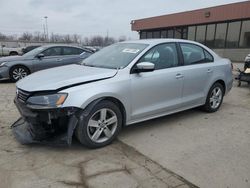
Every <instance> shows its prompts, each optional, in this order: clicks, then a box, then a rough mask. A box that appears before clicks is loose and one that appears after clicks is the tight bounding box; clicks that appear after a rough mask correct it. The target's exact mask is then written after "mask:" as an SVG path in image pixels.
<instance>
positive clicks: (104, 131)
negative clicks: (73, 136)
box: [87, 108, 118, 143]
mask: <svg viewBox="0 0 250 188" xmlns="http://www.w3.org/2000/svg"><path fill="white" fill-rule="evenodd" d="M117 126H118V119H117V115H116V114H115V112H114V111H113V110H111V109H108V108H102V109H100V110H98V111H96V112H95V113H94V114H93V115H92V116H91V117H90V119H89V122H88V125H87V133H88V136H89V138H90V139H91V140H92V141H93V142H95V143H103V142H106V141H107V140H109V139H110V138H112V137H113V135H114V134H115V132H116V129H117Z"/></svg>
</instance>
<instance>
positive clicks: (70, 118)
mask: <svg viewBox="0 0 250 188" xmlns="http://www.w3.org/2000/svg"><path fill="white" fill-rule="evenodd" d="M14 103H15V104H16V106H17V108H18V110H19V112H20V114H21V118H19V119H18V120H17V121H16V122H15V123H14V124H12V125H11V128H12V131H13V134H14V136H15V138H16V139H17V140H18V141H19V142H20V143H21V144H32V143H42V144H47V145H71V143H72V136H73V133H74V129H75V128H76V126H77V124H78V122H79V118H78V114H79V113H78V112H80V110H79V109H78V108H74V107H72V108H55V109H31V108H29V107H28V106H27V105H26V104H25V103H22V102H20V101H18V99H15V101H14Z"/></svg>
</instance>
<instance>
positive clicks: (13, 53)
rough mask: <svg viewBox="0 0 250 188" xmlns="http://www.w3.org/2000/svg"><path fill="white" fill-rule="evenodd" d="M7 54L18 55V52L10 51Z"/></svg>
mask: <svg viewBox="0 0 250 188" xmlns="http://www.w3.org/2000/svg"><path fill="white" fill-rule="evenodd" d="M9 55H10V56H14V55H18V53H17V52H10V54H9Z"/></svg>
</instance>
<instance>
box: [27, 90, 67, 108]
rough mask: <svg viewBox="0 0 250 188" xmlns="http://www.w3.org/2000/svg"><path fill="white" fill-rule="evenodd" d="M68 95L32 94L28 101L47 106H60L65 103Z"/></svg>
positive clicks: (31, 103) (32, 103)
mask: <svg viewBox="0 0 250 188" xmlns="http://www.w3.org/2000/svg"><path fill="white" fill-rule="evenodd" d="M67 96H68V94H66V93H57V94H51V95H42V96H32V97H30V98H29V99H28V100H27V103H28V104H30V105H38V106H45V107H59V106H61V105H62V104H63V103H64V101H65V100H66V98H67Z"/></svg>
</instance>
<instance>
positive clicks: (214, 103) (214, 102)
mask: <svg viewBox="0 0 250 188" xmlns="http://www.w3.org/2000/svg"><path fill="white" fill-rule="evenodd" d="M222 96H223V93H222V90H221V88H220V87H215V88H214V89H213V91H212V93H211V96H210V100H209V102H210V106H211V108H213V109H216V108H218V107H219V106H220V104H221V101H222Z"/></svg>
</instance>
